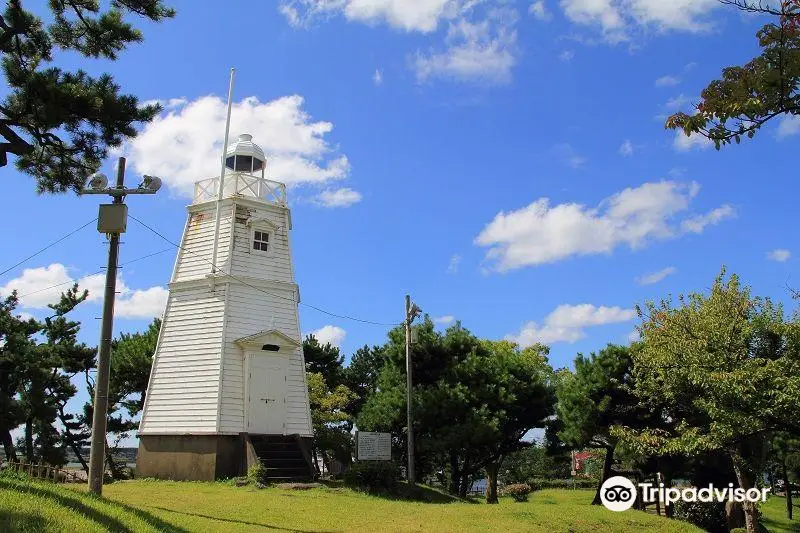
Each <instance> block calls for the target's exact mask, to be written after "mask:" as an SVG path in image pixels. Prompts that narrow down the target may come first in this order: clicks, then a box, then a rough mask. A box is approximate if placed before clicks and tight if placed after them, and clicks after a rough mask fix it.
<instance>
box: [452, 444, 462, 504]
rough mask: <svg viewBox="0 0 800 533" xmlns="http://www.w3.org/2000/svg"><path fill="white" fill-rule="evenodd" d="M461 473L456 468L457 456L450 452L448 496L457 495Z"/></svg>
mask: <svg viewBox="0 0 800 533" xmlns="http://www.w3.org/2000/svg"><path fill="white" fill-rule="evenodd" d="M460 479H461V471H460V470H459V468H458V454H456V453H455V452H450V494H458V489H459V481H460Z"/></svg>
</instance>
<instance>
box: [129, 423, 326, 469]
mask: <svg viewBox="0 0 800 533" xmlns="http://www.w3.org/2000/svg"><path fill="white" fill-rule="evenodd" d="M295 438H296V439H297V441H298V445H299V446H300V450H301V451H302V453H303V456H304V458H305V459H306V462H307V464H308V465H309V468H311V449H312V442H313V438H312V437H300V436H295ZM258 461H259V459H258V456H257V455H256V453H255V451H254V449H253V444H252V442H251V440H250V435H249V434H247V433H241V434H239V435H139V452H138V454H137V456H136V477H137V478H148V477H152V478H156V479H171V480H175V481H214V480H216V479H226V478H232V477H237V476H244V475H245V474H247V469H248V468H249V467H250V466H252V465H253V464H255V463H257V462H258Z"/></svg>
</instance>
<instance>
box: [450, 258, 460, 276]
mask: <svg viewBox="0 0 800 533" xmlns="http://www.w3.org/2000/svg"><path fill="white" fill-rule="evenodd" d="M460 265H461V256H460V255H458V254H455V255H453V257H451V258H450V263H449V264H448V265H447V273H448V274H458V267H459V266H460Z"/></svg>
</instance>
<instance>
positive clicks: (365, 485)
mask: <svg viewBox="0 0 800 533" xmlns="http://www.w3.org/2000/svg"><path fill="white" fill-rule="evenodd" d="M399 479H400V473H399V472H398V469H397V465H395V464H394V463H393V462H388V461H359V462H356V463H353V464H352V465H350V468H349V469H348V470H347V472H345V474H344V483H345V485H347V486H349V487H353V488H357V489H361V490H365V491H367V492H374V493H389V494H393V493H394V492H395V491H396V489H397V483H398V481H399Z"/></svg>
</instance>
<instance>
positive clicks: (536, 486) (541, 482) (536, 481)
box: [527, 478, 597, 491]
mask: <svg viewBox="0 0 800 533" xmlns="http://www.w3.org/2000/svg"><path fill="white" fill-rule="evenodd" d="M527 484H528V485H529V486H530V487H531V490H532V491H536V490H542V489H571V488H573V487H574V488H576V489H596V488H597V481H596V480H594V479H584V478H576V479H542V478H533V479H529V480H528V483H527Z"/></svg>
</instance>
